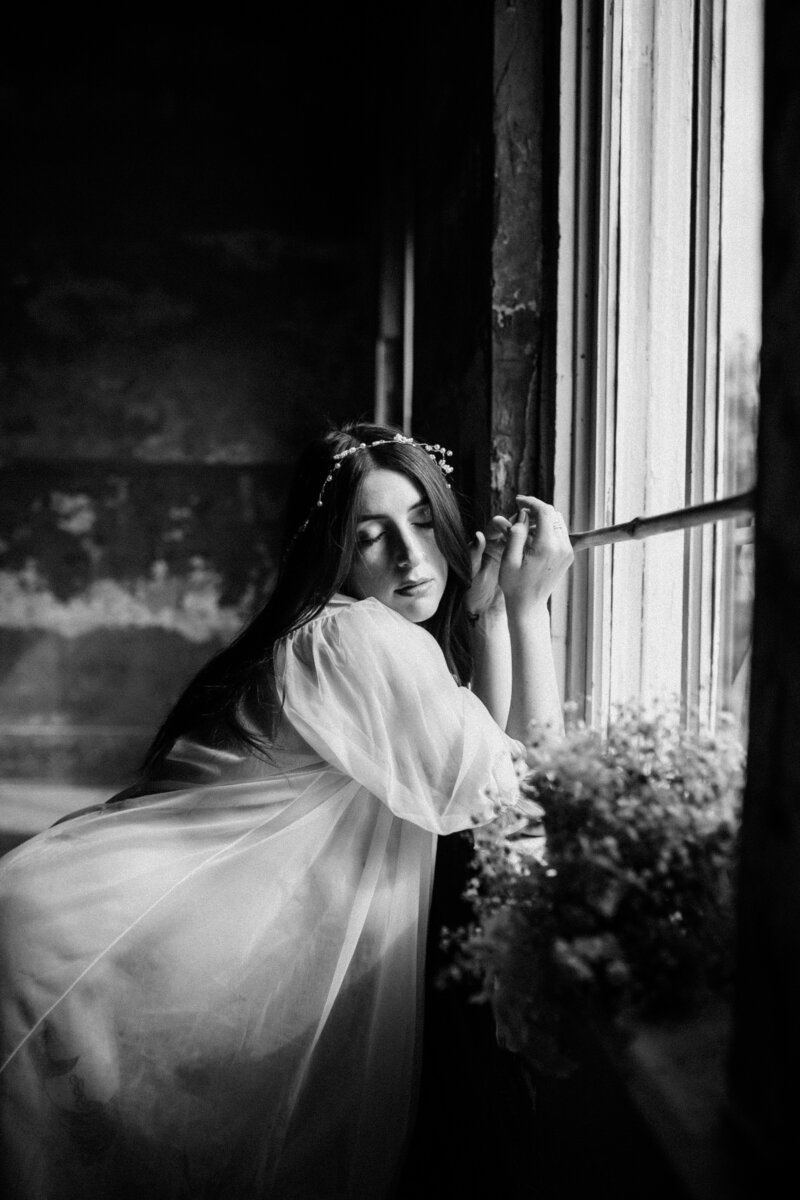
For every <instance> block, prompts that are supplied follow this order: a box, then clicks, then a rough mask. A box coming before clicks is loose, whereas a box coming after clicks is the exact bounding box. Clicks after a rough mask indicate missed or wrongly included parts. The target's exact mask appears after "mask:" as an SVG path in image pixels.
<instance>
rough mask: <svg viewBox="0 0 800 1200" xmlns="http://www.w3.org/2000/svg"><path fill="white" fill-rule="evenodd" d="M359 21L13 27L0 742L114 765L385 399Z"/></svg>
mask: <svg viewBox="0 0 800 1200" xmlns="http://www.w3.org/2000/svg"><path fill="white" fill-rule="evenodd" d="M357 32H358V31H357V30H356V28H355V27H354V26H348V25H347V22H346V21H341V22H340V21H333V20H332V19H331V20H329V21H328V22H327V23H326V22H325V20H324V18H321V19H320V21H319V22H317V24H316V25H315V26H314V29H313V30H309V31H307V32H306V33H305V36H304V38H303V37H301V33H302V31H301V29H300V26H299V23H298V20H297V19H294V20H292V19H290V18H289V17H284V18H283V21H282V23H281V22H278V21H276V22H275V23H273V26H272V27H271V29H270V30H269V31H267V32H265V31H262V30H256V29H255V28H253V29H252V30H248V29H247V28H246V27H241V28H238V29H236V30H226V29H225V28H224V27H221V26H219V25H215V27H214V29H213V30H204V29H203V26H202V23H201V22H200V23H198V24H196V25H194V26H193V29H192V31H191V32H190V33H187V32H186V31H183V30H182V31H180V32H170V30H169V29H168V28H165V27H163V26H159V28H158V29H155V28H154V29H150V30H148V29H146V28H144V27H141V28H138V29H136V30H135V31H132V30H128V31H126V32H125V34H124V36H123V34H122V33H118V34H108V36H107V37H105V38H104V37H103V35H102V34H97V33H95V35H94V37H93V39H92V41H91V43H86V42H84V40H83V39H82V37H81V35H80V31H77V30H73V32H72V35H71V36H68V37H67V38H66V39H65V40H63V41H60V40H59V41H56V39H55V37H51V38H50V40H49V41H43V40H42V37H41V36H40V35H39V34H30V35H29V37H28V38H27V39H26V38H25V37H24V36H23V37H22V38H21V39H20V42H19V43H18V45H17V47H16V51H17V53H16V56H15V58H14V61H13V63H11V64H9V65H8V69H7V70H6V72H5V78H4V81H5V83H6V99H7V103H6V105H5V108H4V109H3V114H2V116H1V117H0V120H2V121H3V123H4V124H3V135H4V144H5V145H6V146H7V147H8V148H9V153H10V161H11V166H12V174H13V178H14V181H15V183H14V188H13V195H12V199H13V201H14V206H13V211H12V214H11V217H10V219H9V220H8V221H7V222H6V223H5V224H4V225H3V227H2V230H0V243H2V250H3V254H2V257H0V289H2V304H3V320H2V327H1V328H0V396H1V398H2V406H1V407H0V434H2V444H1V446H0V754H2V761H3V764H4V765H3V774H4V776H5V777H6V778H8V777H14V778H29V779H30V778H50V779H62V780H65V781H68V782H101V783H106V782H108V783H109V784H112V783H114V782H116V781H117V780H118V779H121V778H124V777H125V776H126V775H127V773H128V772H129V770H130V769H131V767H132V765H133V764H134V763H135V761H136V760H137V758H138V756H139V754H140V753H141V750H142V748H143V747H144V746H145V745H146V743H147V741H148V739H149V737H150V735H151V733H152V732H153V729H154V727H155V725H156V724H157V722H158V721H159V720H160V718H161V716H162V715H163V713H164V711H165V710H166V708H167V707H168V706H169V704H170V702H171V701H172V699H174V697H175V695H176V694H177V692H178V691H179V690H180V688H181V687H182V686H183V684H184V683H185V682H186V681H187V679H188V678H189V677H190V675H191V674H192V673H193V672H194V670H196V669H197V667H198V666H199V665H200V664H201V663H202V662H203V661H204V660H205V659H206V658H207V657H208V656H209V655H210V654H211V653H212V652H213V651H214V650H215V649H216V648H217V647H218V646H219V645H220V644H222V642H224V641H225V640H227V639H228V638H229V637H230V636H231V634H232V633H233V632H234V631H235V630H236V629H237V628H238V627H239V625H240V623H241V620H242V617H243V616H244V615H245V614H246V613H247V612H248V611H249V610H250V609H251V607H252V605H253V604H254V603H256V602H257V600H258V599H259V598H260V597H262V596H263V595H264V594H265V592H266V591H267V590H268V588H269V585H270V582H271V579H272V577H273V573H274V568H275V562H276V555H277V545H278V538H279V529H280V522H281V499H282V496H283V494H284V491H285V486H286V482H287V477H288V472H289V464H290V462H291V460H292V459H293V458H294V456H295V455H296V452H297V450H298V448H299V446H300V445H301V444H302V442H303V441H304V440H305V438H306V436H307V435H308V433H309V431H310V430H312V429H313V428H316V426H317V425H318V423H319V421H320V419H321V418H322V417H323V416H331V417H333V418H334V419H341V418H343V417H346V416H354V415H358V414H361V413H363V412H365V411H366V412H369V411H370V406H371V390H372V378H371V372H372V344H371V319H372V313H371V309H372V266H371V252H372V244H371V217H370V213H369V209H368V205H369V196H370V187H369V185H370V179H371V175H370V171H371V168H370V158H369V153H368V146H369V138H370V133H369V130H370V126H369V119H368V118H367V117H365V119H364V121H363V122H362V123H360V124H359V122H358V121H357V120H356V118H357V116H358V114H359V113H360V112H361V111H362V106H363V104H364V99H363V96H362V95H361V94H360V92H359V61H360V57H359V45H358V42H357V38H356V36H355V35H356V33H357Z"/></svg>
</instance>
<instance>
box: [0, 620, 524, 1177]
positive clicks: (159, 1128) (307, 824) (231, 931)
mask: <svg viewBox="0 0 800 1200" xmlns="http://www.w3.org/2000/svg"><path fill="white" fill-rule="evenodd" d="M277 668H278V678H279V680H280V681H281V683H282V687H283V691H284V695H285V706H284V710H283V717H282V723H281V727H280V729H279V732H278V735H277V736H276V738H275V741H274V744H273V745H272V747H271V754H272V762H269V763H268V762H265V761H264V760H263V759H260V758H258V757H255V756H252V755H251V756H247V755H243V754H241V753H231V752H230V751H228V750H224V749H220V748H215V747H214V746H209V745H204V744H202V742H201V741H200V740H192V739H191V738H183V739H181V740H180V741H179V742H178V743H177V744H176V745H175V747H174V749H173V751H172V753H171V754H170V756H169V758H168V760H167V761H166V764H165V767H164V770H163V772H162V773H161V775H160V777H159V778H158V779H152V780H149V781H148V782H147V785H146V788H145V789H144V790H145V792H146V794H142V795H139V796H138V797H136V798H128V799H126V800H122V801H116V802H113V803H111V804H108V805H105V806H102V807H100V808H97V809H94V810H91V811H88V812H84V813H81V814H78V815H76V816H74V817H72V818H69V819H67V820H66V821H64V822H62V823H59V824H58V825H55V826H54V827H53V828H51V829H49V830H47V831H46V832H45V833H43V834H40V835H39V836H37V837H35V838H33V839H32V840H31V841H29V842H27V843H25V844H23V845H22V846H20V847H19V848H18V849H17V850H15V851H13V852H12V853H10V854H9V855H7V856H6V858H5V859H4V860H3V862H2V864H0V956H1V959H2V961H1V962H0V972H1V975H0V1016H1V1017H2V1038H3V1042H2V1064H3V1065H2V1068H1V1069H0V1111H1V1112H2V1133H3V1140H4V1146H3V1163H4V1169H5V1173H6V1175H5V1180H4V1182H5V1190H4V1191H3V1193H2V1194H3V1195H4V1196H6V1197H8V1200H12V1198H14V1200H68V1198H69V1200H77V1198H78V1197H81V1200H88V1198H92V1200H94V1198H101V1197H102V1198H108V1200H112V1198H113V1200H124V1198H125V1197H129V1196H130V1197H137V1200H138V1198H140V1197H147V1198H148V1200H160V1198H162V1197H164V1198H166V1197H169V1198H170V1200H173V1198H177V1197H186V1198H187V1200H188V1198H190V1197H191V1198H192V1200H199V1198H201V1197H209V1198H210V1197H217V1198H223V1197H225V1198H228V1197H230V1198H235V1200H249V1198H251V1197H252V1198H255V1197H258V1198H260V1200H261V1198H266V1197H270V1198H281V1200H284V1198H288V1197H292V1198H297V1200H317V1198H319V1200H327V1198H333V1197H337V1198H340V1197H352V1198H357V1200H380V1198H381V1197H384V1196H388V1195H390V1194H391V1191H392V1187H393V1184H394V1181H395V1178H396V1173H397V1168H398V1163H399V1161H400V1159H401V1156H402V1152H403V1147H404V1142H405V1140H406V1136H407V1133H408V1126H409V1120H410V1116H411V1111H412V1105H413V1097H414V1090H415V1074H416V1066H417V1056H418V1049H419V1032H420V1028H419V1027H420V985H421V979H422V960H423V952H424V942H425V926H426V921H427V916H428V905H429V897H430V886H431V874H432V866H433V859H434V852H435V843H436V835H437V834H440V833H450V832H452V831H454V830H459V829H464V828H467V827H469V826H471V825H473V824H478V823H483V822H486V821H488V820H490V819H491V818H492V816H493V815H494V814H495V813H496V812H497V809H498V806H500V805H503V804H506V803H513V802H514V801H515V798H516V773H515V769H514V764H513V752H514V750H515V749H518V748H519V745H518V743H514V742H512V741H511V740H510V739H508V738H507V737H506V736H505V734H503V733H502V732H501V730H500V729H499V728H498V727H497V725H496V724H495V723H494V721H493V720H492V719H491V717H490V716H489V714H488V712H487V711H486V709H485V708H484V707H483V706H482V704H481V703H480V702H479V701H478V700H477V699H476V697H475V696H473V695H472V694H471V692H469V691H468V690H467V689H465V688H460V687H458V686H457V685H456V683H455V682H454V681H453V679H452V677H451V675H450V673H449V671H448V668H447V666H446V663H445V660H444V656H443V655H442V653H441V651H440V649H439V647H438V645H437V644H436V642H435V641H434V639H433V638H432V637H431V636H430V635H429V634H428V633H427V632H426V631H425V630H423V629H421V628H419V627H418V626H415V625H412V624H410V623H409V622H407V621H406V620H404V618H402V617H401V616H398V615H397V614H396V613H394V612H392V611H390V610H389V609H387V608H385V607H384V606H383V605H381V604H380V603H379V602H378V601H376V600H364V601H358V602H356V601H352V600H349V599H347V598H346V597H342V596H337V597H335V598H334V600H333V601H332V602H331V604H330V605H329V606H328V607H327V608H326V609H325V610H324V612H323V613H322V614H321V615H320V616H319V617H317V618H316V619H314V620H312V621H310V622H309V623H308V624H306V625H305V626H304V627H303V628H301V629H300V630H298V631H297V632H296V633H294V634H293V635H291V636H290V637H288V638H286V639H285V640H284V641H283V642H282V643H281V644H280V646H279V648H278V654H277Z"/></svg>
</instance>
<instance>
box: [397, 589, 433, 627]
mask: <svg viewBox="0 0 800 1200" xmlns="http://www.w3.org/2000/svg"><path fill="white" fill-rule="evenodd" d="M441 599H442V597H441V596H440V595H439V596H420V598H419V599H410V598H408V599H404V598H403V597H402V596H393V597H392V602H391V603H390V604H389V605H387V607H388V608H392V609H394V611H395V612H396V613H399V614H400V616H401V617H405V618H406V620H407V621H411V623H412V624H413V625H422V624H423V622H425V621H429V620H430V619H431V617H434V616H435V615H436V613H437V611H438V608H439V604H440V602H441Z"/></svg>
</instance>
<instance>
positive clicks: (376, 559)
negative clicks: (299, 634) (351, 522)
mask: <svg viewBox="0 0 800 1200" xmlns="http://www.w3.org/2000/svg"><path fill="white" fill-rule="evenodd" d="M356 515H357V521H358V524H357V527H356V553H355V557H354V559H353V565H352V567H351V569H350V574H349V576H348V579H347V587H348V590H349V591H350V593H351V594H352V595H354V596H356V597H357V598H358V599H359V600H366V599H367V597H368V596H373V597H374V598H375V599H376V600H380V602H381V604H385V605H386V607H387V608H393V609H394V611H395V612H398V613H400V614H401V616H403V617H405V618H406V619H407V620H409V621H413V622H414V623H415V624H418V623H419V622H421V621H427V620H428V618H429V617H432V616H433V614H434V613H435V612H436V610H437V608H438V607H439V602H440V600H441V598H442V595H443V594H444V589H445V584H446V583H447V571H448V567H447V560H446V559H445V557H444V555H443V554H442V552H441V550H440V549H439V547H438V546H437V544H436V538H435V537H434V533H433V520H432V514H431V509H430V505H429V504H428V501H427V499H426V498H425V495H424V493H423V492H421V491H420V489H419V487H418V486H417V484H415V483H414V482H413V481H412V480H411V479H409V478H408V476H407V475H402V474H400V473H399V472H397V471H388V470H385V469H384V468H375V470H373V471H370V473H369V474H368V475H367V476H366V477H365V479H364V481H363V484H362V486H361V496H360V498H359V502H358V512H357V514H356Z"/></svg>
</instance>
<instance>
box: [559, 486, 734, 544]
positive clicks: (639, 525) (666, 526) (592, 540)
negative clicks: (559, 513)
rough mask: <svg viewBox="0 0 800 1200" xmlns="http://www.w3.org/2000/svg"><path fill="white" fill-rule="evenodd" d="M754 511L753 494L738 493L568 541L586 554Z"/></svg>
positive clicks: (576, 534) (578, 535)
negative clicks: (614, 543)
mask: <svg viewBox="0 0 800 1200" xmlns="http://www.w3.org/2000/svg"><path fill="white" fill-rule="evenodd" d="M754 511H755V490H753V491H749V492H741V493H740V494H739V495H738V496H726V497H725V499H723V500H709V501H707V502H706V503H705V504H694V505H692V506H691V507H690V508H678V509H675V510H674V511H673V512H667V513H659V514H658V515H656V516H652V517H634V518H633V520H631V521H625V522H623V523H622V524H621V525H607V526H606V527H605V529H587V530H585V531H584V532H583V533H571V534H570V535H569V540H570V541H571V542H572V547H573V549H574V550H590V549H594V547H595V546H608V545H610V544H611V543H612V542H631V541H640V540H641V539H642V538H648V537H652V536H653V535H654V534H656V533H672V532H673V531H674V530H676V529H690V528H692V526H694V525H706V524H708V523H709V522H710V521H727V520H729V519H730V518H731V517H738V516H739V515H740V514H741V513H752V512H754Z"/></svg>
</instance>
